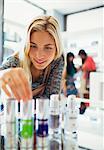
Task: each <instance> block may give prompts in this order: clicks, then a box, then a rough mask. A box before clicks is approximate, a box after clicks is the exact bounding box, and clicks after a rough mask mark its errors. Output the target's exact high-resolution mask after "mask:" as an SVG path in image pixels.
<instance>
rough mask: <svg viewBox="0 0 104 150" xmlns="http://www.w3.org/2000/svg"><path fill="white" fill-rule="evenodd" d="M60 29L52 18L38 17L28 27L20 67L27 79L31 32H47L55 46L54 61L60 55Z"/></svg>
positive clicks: (61, 49)
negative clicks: (25, 73)
mask: <svg viewBox="0 0 104 150" xmlns="http://www.w3.org/2000/svg"><path fill="white" fill-rule="evenodd" d="M59 30H60V27H59V24H58V21H57V20H56V19H55V18H54V17H52V16H39V17H37V18H35V19H34V20H33V21H32V22H31V24H30V25H29V27H28V30H27V39H26V43H25V48H24V50H23V53H21V54H22V59H21V61H22V63H21V64H22V67H23V68H24V69H25V71H26V72H27V74H28V75H29V78H30V76H31V73H30V63H31V62H30V59H29V55H28V54H29V50H30V36H31V34H32V33H33V32H36V31H47V32H48V33H49V34H50V35H51V36H52V37H53V39H54V41H55V45H56V54H55V58H54V60H55V59H57V58H59V57H60V56H61V55H62V51H63V48H62V43H61V39H60V31H59ZM20 58H21V57H20Z"/></svg>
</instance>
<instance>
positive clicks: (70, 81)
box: [63, 52, 78, 96]
mask: <svg viewBox="0 0 104 150" xmlns="http://www.w3.org/2000/svg"><path fill="white" fill-rule="evenodd" d="M73 59H74V54H73V53H71V52H69V53H68V54H67V64H66V68H65V70H64V72H63V79H65V82H64V83H63V93H64V95H65V96H68V95H71V94H74V95H78V91H77V89H76V87H75V83H74V81H75V79H74V75H75V73H76V72H77V69H76V68H75V66H74V63H73Z"/></svg>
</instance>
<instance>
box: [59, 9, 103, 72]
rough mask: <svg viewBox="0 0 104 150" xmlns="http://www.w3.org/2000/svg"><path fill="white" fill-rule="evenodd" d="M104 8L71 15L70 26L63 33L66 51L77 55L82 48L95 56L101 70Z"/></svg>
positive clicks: (69, 18)
mask: <svg viewBox="0 0 104 150" xmlns="http://www.w3.org/2000/svg"><path fill="white" fill-rule="evenodd" d="M103 11H104V9H103V8H99V9H95V10H91V11H87V12H83V13H78V14H74V15H70V16H69V17H68V20H69V26H68V28H67V31H66V32H63V33H62V38H63V43H64V49H65V52H66V53H67V52H69V51H72V52H73V53H74V54H75V55H77V54H78V51H79V50H80V49H85V51H86V52H87V53H88V54H89V55H91V56H93V58H94V59H95V61H96V64H97V66H98V69H99V70H103V69H102V68H104V66H103V65H104V64H103V62H104V60H103V58H104V52H103V30H104V26H103Z"/></svg>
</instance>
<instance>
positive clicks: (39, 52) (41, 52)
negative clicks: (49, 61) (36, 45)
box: [36, 49, 44, 58]
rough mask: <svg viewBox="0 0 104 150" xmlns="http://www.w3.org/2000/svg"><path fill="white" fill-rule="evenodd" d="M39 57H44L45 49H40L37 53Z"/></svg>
mask: <svg viewBox="0 0 104 150" xmlns="http://www.w3.org/2000/svg"><path fill="white" fill-rule="evenodd" d="M36 57H37V58H43V57H44V51H43V49H39V50H38V51H37V53H36Z"/></svg>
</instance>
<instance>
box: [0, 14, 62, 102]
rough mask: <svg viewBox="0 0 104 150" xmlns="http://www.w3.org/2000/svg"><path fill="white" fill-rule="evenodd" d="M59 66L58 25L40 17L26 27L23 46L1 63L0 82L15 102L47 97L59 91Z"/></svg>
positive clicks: (60, 65)
mask: <svg viewBox="0 0 104 150" xmlns="http://www.w3.org/2000/svg"><path fill="white" fill-rule="evenodd" d="M63 67H64V58H63V55H62V45H61V40H60V33H59V24H58V22H57V20H56V19H55V18H53V17H52V16H40V17H37V18H36V19H34V20H33V21H32V22H31V24H30V25H29V27H28V30H27V40H26V43H25V46H24V49H23V50H22V51H20V52H19V53H16V54H13V55H12V56H10V57H8V58H7V61H6V62H5V63H3V64H2V65H1V67H0V70H1V71H0V85H1V88H2V89H3V90H4V92H5V93H6V95H7V96H9V97H11V92H12V94H13V95H14V97H15V98H16V99H17V100H18V101H19V100H21V99H23V100H24V101H26V100H28V99H31V98H32V97H34V98H37V97H39V96H43V97H48V98H50V95H51V94H58V93H59V91H60V83H61V76H62V71H63ZM8 87H9V89H10V90H11V92H10V90H9V89H8ZM31 89H32V90H31Z"/></svg>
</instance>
